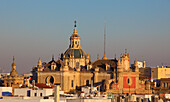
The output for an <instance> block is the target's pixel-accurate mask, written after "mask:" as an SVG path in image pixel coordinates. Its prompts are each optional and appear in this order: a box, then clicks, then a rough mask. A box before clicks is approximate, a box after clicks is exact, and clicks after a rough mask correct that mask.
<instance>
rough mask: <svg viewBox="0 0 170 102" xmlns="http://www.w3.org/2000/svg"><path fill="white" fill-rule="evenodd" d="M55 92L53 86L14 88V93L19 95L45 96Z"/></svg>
mask: <svg viewBox="0 0 170 102" xmlns="http://www.w3.org/2000/svg"><path fill="white" fill-rule="evenodd" d="M52 94H53V88H47V89H36V90H33V89H29V88H15V89H14V95H17V96H24V97H26V96H28V97H43V96H49V95H52Z"/></svg>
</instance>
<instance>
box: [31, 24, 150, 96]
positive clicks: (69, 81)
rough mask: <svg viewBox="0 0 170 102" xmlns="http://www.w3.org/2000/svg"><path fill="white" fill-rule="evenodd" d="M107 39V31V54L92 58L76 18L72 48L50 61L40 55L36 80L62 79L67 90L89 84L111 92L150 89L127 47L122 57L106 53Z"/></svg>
mask: <svg viewBox="0 0 170 102" xmlns="http://www.w3.org/2000/svg"><path fill="white" fill-rule="evenodd" d="M105 39H106V33H105V31H104V55H103V57H102V58H99V57H98V58H97V59H96V61H94V62H92V61H91V59H90V56H89V54H87V53H86V52H85V51H84V50H83V49H82V46H81V43H80V42H81V39H80V36H79V34H78V33H77V26H76V21H75V24H74V30H73V33H72V34H71V36H70V44H69V48H68V49H67V50H66V51H65V52H64V53H63V54H61V57H59V58H58V59H57V60H55V59H54V56H53V57H52V60H51V61H50V62H47V63H46V62H41V60H40V59H39V60H38V63H37V66H35V67H33V69H32V73H33V79H34V80H35V82H36V83H45V84H51V85H54V84H55V83H60V89H61V90H63V91H64V92H71V91H75V90H79V91H80V89H81V87H85V86H89V87H90V86H91V87H97V88H98V89H100V91H101V92H108V93H119V94H122V93H138V94H145V93H146V92H147V93H148V92H150V91H148V89H145V82H143V81H140V80H139V69H138V67H137V65H136V62H135V70H133V69H132V68H130V66H129V58H130V55H129V53H127V51H125V53H124V54H121V56H120V58H118V59H119V60H117V59H116V58H110V59H109V57H106V51H105V41H106V40H105ZM56 43H57V42H56ZM96 54H97V52H96ZM93 56H94V55H93Z"/></svg>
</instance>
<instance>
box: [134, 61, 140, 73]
mask: <svg viewBox="0 0 170 102" xmlns="http://www.w3.org/2000/svg"><path fill="white" fill-rule="evenodd" d="M134 68H135V72H139V68H138V61H137V59H135V61H134Z"/></svg>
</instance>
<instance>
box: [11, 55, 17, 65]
mask: <svg viewBox="0 0 170 102" xmlns="http://www.w3.org/2000/svg"><path fill="white" fill-rule="evenodd" d="M13 66H16V63H15V58H14V56H13V63H12V67H13Z"/></svg>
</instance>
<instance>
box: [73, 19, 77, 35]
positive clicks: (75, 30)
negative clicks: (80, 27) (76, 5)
mask: <svg viewBox="0 0 170 102" xmlns="http://www.w3.org/2000/svg"><path fill="white" fill-rule="evenodd" d="M76 27H77V26H76V20H75V21H74V32H73V34H77V28H76Z"/></svg>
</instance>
